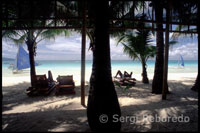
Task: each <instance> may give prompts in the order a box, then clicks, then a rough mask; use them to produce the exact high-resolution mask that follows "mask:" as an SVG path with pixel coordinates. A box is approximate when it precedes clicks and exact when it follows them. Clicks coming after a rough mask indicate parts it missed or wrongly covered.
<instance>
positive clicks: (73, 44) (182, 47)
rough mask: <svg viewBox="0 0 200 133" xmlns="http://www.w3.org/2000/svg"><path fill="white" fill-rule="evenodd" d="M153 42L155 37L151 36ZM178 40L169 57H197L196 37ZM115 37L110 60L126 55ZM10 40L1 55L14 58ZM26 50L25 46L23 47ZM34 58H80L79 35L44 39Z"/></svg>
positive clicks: (125, 58) (87, 45) (111, 45)
mask: <svg viewBox="0 0 200 133" xmlns="http://www.w3.org/2000/svg"><path fill="white" fill-rule="evenodd" d="M153 40H154V42H153V44H155V37H153ZM178 41H179V42H178V43H177V44H175V45H174V46H173V48H170V51H169V59H178V58H179V55H180V54H181V55H182V56H183V58H184V59H197V53H198V52H197V39H196V38H194V39H192V38H190V37H186V38H184V39H183V38H182V39H180V40H178ZM116 43H117V40H116V39H115V38H111V39H110V50H111V59H112V60H127V59H130V58H129V57H128V55H126V54H124V53H123V46H122V45H120V44H119V45H118V46H117V45H116ZM10 44H12V42H5V41H2V55H3V57H9V58H15V57H16V53H17V47H16V46H15V45H10ZM88 47H89V40H88V39H87V40H86V59H87V60H91V59H92V52H91V51H90V50H89V51H88ZM24 48H25V50H27V48H26V46H25V47H24ZM36 59H41V60H48V59H52V60H58V59H59V60H70V59H71V60H79V59H81V35H80V34H74V35H73V36H70V37H57V38H56V39H55V41H53V40H48V41H47V40H44V41H42V42H40V44H38V46H37V56H36Z"/></svg>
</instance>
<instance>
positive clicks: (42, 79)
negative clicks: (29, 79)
mask: <svg viewBox="0 0 200 133" xmlns="http://www.w3.org/2000/svg"><path fill="white" fill-rule="evenodd" d="M34 81H35V87H36V88H48V79H47V77H46V74H44V75H35V77H34Z"/></svg>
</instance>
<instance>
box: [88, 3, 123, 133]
mask: <svg viewBox="0 0 200 133" xmlns="http://www.w3.org/2000/svg"><path fill="white" fill-rule="evenodd" d="M90 2H92V5H91V6H92V8H94V9H93V10H94V11H93V12H94V13H95V19H94V25H95V32H94V35H95V41H94V42H95V45H94V48H93V66H92V74H91V78H90V91H89V96H88V105H87V117H88V123H89V126H90V128H91V130H92V131H120V128H121V123H120V122H119V121H118V122H115V121H114V120H113V117H115V116H118V117H120V116H121V111H120V107H119V102H118V98H117V94H116V91H115V87H114V84H113V82H112V77H111V62H110V46H109V32H108V28H109V27H108V26H109V20H108V2H106V1H101V2H99V1H95V2H93V1H90ZM102 9H103V10H102ZM99 11H101V12H99ZM99 22H101V23H99ZM102 27H103V28H102ZM101 118H102V119H101ZM101 120H102V121H101Z"/></svg>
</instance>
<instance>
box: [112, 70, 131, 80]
mask: <svg viewBox="0 0 200 133" xmlns="http://www.w3.org/2000/svg"><path fill="white" fill-rule="evenodd" d="M132 74H133V73H132V72H131V73H130V74H129V73H127V72H126V71H124V74H122V72H121V71H120V70H118V71H117V74H116V75H115V78H116V77H117V76H118V75H119V76H120V78H122V79H124V78H126V77H129V78H131V76H132Z"/></svg>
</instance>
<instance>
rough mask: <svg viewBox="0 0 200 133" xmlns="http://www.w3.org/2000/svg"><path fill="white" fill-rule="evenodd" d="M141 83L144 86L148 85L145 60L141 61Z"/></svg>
mask: <svg viewBox="0 0 200 133" xmlns="http://www.w3.org/2000/svg"><path fill="white" fill-rule="evenodd" d="M141 63H142V82H143V83H145V84H148V83H149V79H148V77H147V69H146V62H145V59H142V61H141Z"/></svg>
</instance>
